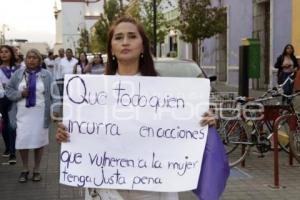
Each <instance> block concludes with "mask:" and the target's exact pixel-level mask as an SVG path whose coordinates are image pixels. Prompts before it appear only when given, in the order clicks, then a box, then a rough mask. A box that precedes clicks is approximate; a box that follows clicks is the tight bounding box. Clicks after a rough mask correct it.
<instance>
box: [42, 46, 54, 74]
mask: <svg viewBox="0 0 300 200" xmlns="http://www.w3.org/2000/svg"><path fill="white" fill-rule="evenodd" d="M44 63H45V65H46V69H47V70H48V71H49V72H50V73H51V75H52V76H54V66H55V59H54V54H53V52H52V51H49V53H48V57H47V58H45V59H44Z"/></svg>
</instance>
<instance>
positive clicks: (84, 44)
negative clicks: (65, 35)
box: [77, 29, 91, 54]
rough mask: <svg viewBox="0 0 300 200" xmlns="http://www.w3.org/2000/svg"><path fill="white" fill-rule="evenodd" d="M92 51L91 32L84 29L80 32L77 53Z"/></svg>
mask: <svg viewBox="0 0 300 200" xmlns="http://www.w3.org/2000/svg"><path fill="white" fill-rule="evenodd" d="M90 50H91V47H90V36H89V32H88V31H87V30H86V29H82V30H81V31H80V38H79V40H78V48H77V52H78V54H80V53H82V52H90Z"/></svg>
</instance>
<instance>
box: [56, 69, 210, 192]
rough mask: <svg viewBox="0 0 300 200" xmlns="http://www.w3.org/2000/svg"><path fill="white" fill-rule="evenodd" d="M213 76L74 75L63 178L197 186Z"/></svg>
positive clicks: (68, 93) (68, 81)
mask: <svg viewBox="0 0 300 200" xmlns="http://www.w3.org/2000/svg"><path fill="white" fill-rule="evenodd" d="M209 92H210V87H209V80H207V79H196V78H166V77H164V78H163V77H142V76H96V75H80V76H78V75H76V76H74V75H67V76H66V77H65V82H64V106H63V111H64V113H63V115H64V120H63V123H64V125H65V126H66V127H67V129H68V131H69V133H70V142H67V143H63V144H62V146H61V153H60V183H63V184H66V185H71V186H78V187H91V188H111V189H133V190H148V191H165V192H172V191H186V190H191V189H194V188H196V186H197V183H198V178H199V174H200V168H201V163H202V156H203V151H204V148H205V144H206V138H207V127H201V126H200V125H199V121H200V119H201V116H202V114H203V113H204V112H206V111H208V108H209V104H208V102H209Z"/></svg>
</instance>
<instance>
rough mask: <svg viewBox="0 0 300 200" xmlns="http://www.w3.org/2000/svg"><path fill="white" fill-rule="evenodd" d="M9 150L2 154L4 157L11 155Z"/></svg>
mask: <svg viewBox="0 0 300 200" xmlns="http://www.w3.org/2000/svg"><path fill="white" fill-rule="evenodd" d="M9 155H10V154H9V151H4V153H3V154H2V157H4V158H8V157H9Z"/></svg>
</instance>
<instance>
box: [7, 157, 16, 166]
mask: <svg viewBox="0 0 300 200" xmlns="http://www.w3.org/2000/svg"><path fill="white" fill-rule="evenodd" d="M8 163H9V164H10V165H14V164H16V163H17V159H16V156H15V155H10V156H9V160H8Z"/></svg>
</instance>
